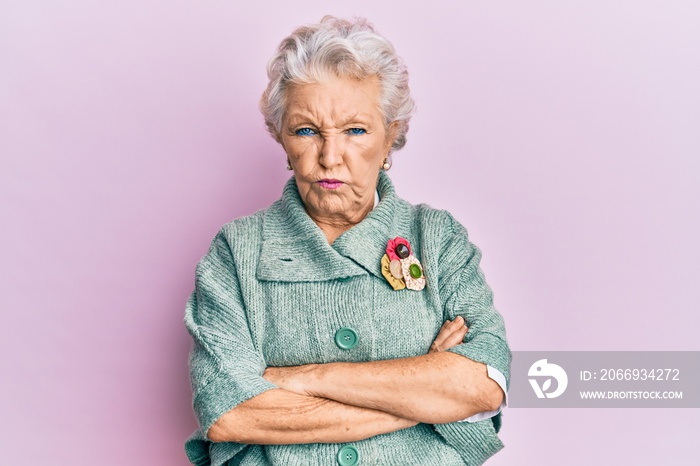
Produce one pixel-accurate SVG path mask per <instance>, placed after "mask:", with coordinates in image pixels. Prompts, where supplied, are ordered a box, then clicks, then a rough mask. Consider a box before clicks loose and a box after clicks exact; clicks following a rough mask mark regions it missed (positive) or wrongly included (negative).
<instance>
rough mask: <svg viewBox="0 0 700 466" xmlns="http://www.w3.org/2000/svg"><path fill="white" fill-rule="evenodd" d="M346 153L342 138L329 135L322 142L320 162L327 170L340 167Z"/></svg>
mask: <svg viewBox="0 0 700 466" xmlns="http://www.w3.org/2000/svg"><path fill="white" fill-rule="evenodd" d="M344 151H345V147H344V144H343V141H342V137H341V136H338V135H332V134H329V135H327V136H325V137H324V138H323V140H322V142H321V151H320V152H321V153H320V156H319V159H318V162H319V164H321V165H322V166H324V167H325V168H331V167H334V166H337V165H340V164H341V163H342V162H343V155H344Z"/></svg>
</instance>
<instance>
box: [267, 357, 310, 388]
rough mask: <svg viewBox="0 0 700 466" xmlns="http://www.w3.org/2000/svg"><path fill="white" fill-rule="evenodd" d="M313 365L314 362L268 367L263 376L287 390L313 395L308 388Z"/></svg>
mask: <svg viewBox="0 0 700 466" xmlns="http://www.w3.org/2000/svg"><path fill="white" fill-rule="evenodd" d="M313 367H314V364H306V365H303V366H289V367H268V368H267V369H265V372H263V378H264V379H265V380H267V381H268V382H272V383H273V384H275V385H277V386H278V387H279V388H283V389H285V390H287V391H290V392H294V393H298V394H299V395H311V393H309V392H308V390H307V388H308V387H309V385H310V380H311V374H312V370H313Z"/></svg>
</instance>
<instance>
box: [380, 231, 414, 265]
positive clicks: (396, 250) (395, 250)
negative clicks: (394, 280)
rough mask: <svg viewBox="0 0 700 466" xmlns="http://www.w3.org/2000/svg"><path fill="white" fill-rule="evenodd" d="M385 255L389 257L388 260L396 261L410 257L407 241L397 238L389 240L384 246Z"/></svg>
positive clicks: (409, 247)
mask: <svg viewBox="0 0 700 466" xmlns="http://www.w3.org/2000/svg"><path fill="white" fill-rule="evenodd" d="M386 254H387V256H389V260H392V261H398V260H401V259H405V258H407V257H408V256H410V255H411V246H410V245H409V244H408V240H407V239H405V238H402V237H400V236H397V237H396V238H394V239H390V240H389V242H388V243H387V245H386Z"/></svg>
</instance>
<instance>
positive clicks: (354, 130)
mask: <svg viewBox="0 0 700 466" xmlns="http://www.w3.org/2000/svg"><path fill="white" fill-rule="evenodd" d="M348 131H350V134H354V135H359V134H365V133H366V132H367V131H365V130H364V129H362V128H350V129H349V130H348Z"/></svg>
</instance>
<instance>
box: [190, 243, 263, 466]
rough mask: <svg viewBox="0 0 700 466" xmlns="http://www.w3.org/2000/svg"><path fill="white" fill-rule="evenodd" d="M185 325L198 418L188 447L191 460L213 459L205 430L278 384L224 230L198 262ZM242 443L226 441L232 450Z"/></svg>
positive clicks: (203, 462) (191, 380) (239, 446)
mask: <svg viewBox="0 0 700 466" xmlns="http://www.w3.org/2000/svg"><path fill="white" fill-rule="evenodd" d="M185 326H186V327H187V330H188V332H189V333H190V335H191V336H192V340H193V343H192V349H191V351H190V356H189V370H190V382H191V386H192V394H193V407H194V412H195V416H196V418H197V421H198V423H199V429H198V431H197V432H195V435H193V437H191V438H190V439H189V440H188V442H187V444H186V446H185V449H186V451H187V453H188V456H190V459H191V460H192V461H193V463H195V464H209V463H208V462H207V461H208V460H207V459H206V457H208V454H207V452H206V450H209V447H210V445H209V443H210V442H209V441H208V438H207V437H206V434H207V432H208V431H209V428H210V427H211V426H212V425H213V424H214V423H215V422H216V420H217V419H218V418H219V417H221V416H222V415H223V414H224V413H226V412H227V411H229V410H231V409H233V408H234V407H235V406H237V405H238V404H240V403H242V402H243V401H246V400H248V399H250V398H252V397H254V396H256V395H259V394H260V393H262V392H264V391H267V390H269V389H272V388H277V387H276V385H274V384H272V383H271V382H269V381H267V380H265V379H264V378H263V377H262V374H263V371H264V370H265V367H266V364H265V361H264V358H263V357H262V355H261V354H260V353H259V352H258V351H256V350H255V348H254V345H253V341H252V338H251V333H250V329H249V327H248V322H247V318H246V311H245V307H244V305H243V299H242V296H241V292H240V288H239V284H238V276H237V274H236V268H235V264H234V260H233V257H232V253H231V248H230V246H229V244H228V242H227V241H226V238H225V236H224V234H223V230H222V231H220V232H219V234H218V235H217V236H216V237H215V238H214V240H213V241H212V243H211V247H210V248H209V252H208V253H207V254H206V255H205V256H204V257H203V258H202V260H201V261H200V262H199V263H198V264H197V268H196V274H195V290H194V292H193V293H192V294H191V296H190V298H189V300H188V301H187V306H186V309H185ZM244 447H245V445H242V444H234V443H231V442H229V443H227V444H226V450H227V451H228V454H230V455H231V456H233V455H235V454H236V453H237V452H238V451H240V450H242V449H243V448H244ZM195 460H196V461H195Z"/></svg>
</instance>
